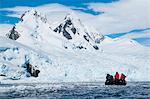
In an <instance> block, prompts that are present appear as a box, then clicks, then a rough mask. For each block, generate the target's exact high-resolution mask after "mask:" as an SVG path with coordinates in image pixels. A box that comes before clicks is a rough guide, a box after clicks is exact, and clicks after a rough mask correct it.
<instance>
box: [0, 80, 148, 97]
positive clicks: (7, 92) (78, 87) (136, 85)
mask: <svg viewBox="0 0 150 99" xmlns="http://www.w3.org/2000/svg"><path fill="white" fill-rule="evenodd" d="M1 98H4V99H5V98H6V99H11V98H25V99H31V98H32V99H107V98H108V99H141V98H142V99H143V98H144V99H150V82H132V83H128V84H127V85H126V86H116V85H113V86H111V85H109V86H105V85H104V83H57V84H56V83H55V84H49V83H42V84H0V99H1Z"/></svg>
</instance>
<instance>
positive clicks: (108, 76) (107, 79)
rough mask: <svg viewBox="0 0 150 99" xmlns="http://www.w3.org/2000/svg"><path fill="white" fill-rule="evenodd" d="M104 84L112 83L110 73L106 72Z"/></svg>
mask: <svg viewBox="0 0 150 99" xmlns="http://www.w3.org/2000/svg"><path fill="white" fill-rule="evenodd" d="M105 84H113V76H112V75H110V74H107V76H106V82H105Z"/></svg>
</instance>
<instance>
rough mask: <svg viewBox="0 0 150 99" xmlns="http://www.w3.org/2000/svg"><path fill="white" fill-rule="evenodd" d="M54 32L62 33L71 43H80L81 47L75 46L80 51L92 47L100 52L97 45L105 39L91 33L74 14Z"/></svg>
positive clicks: (69, 15) (68, 16)
mask: <svg viewBox="0 0 150 99" xmlns="http://www.w3.org/2000/svg"><path fill="white" fill-rule="evenodd" d="M54 31H55V32H57V33H60V34H61V35H63V36H64V37H65V38H66V39H68V40H69V41H72V42H74V43H75V42H80V44H79V45H78V44H75V45H76V46H77V47H79V48H80V49H82V48H84V49H86V46H88V45H90V46H93V47H94V48H95V49H96V50H98V49H99V48H98V46H97V45H96V44H98V43H100V42H101V41H102V40H103V39H104V36H103V35H101V34H98V33H94V32H92V31H89V30H88V29H87V28H86V27H85V26H84V25H83V24H82V22H81V20H80V19H78V18H77V16H76V15H75V14H73V13H71V14H67V15H66V17H65V18H64V20H63V21H62V22H60V23H59V25H58V26H57V27H56V28H55V29H54ZM86 43H88V44H86Z"/></svg>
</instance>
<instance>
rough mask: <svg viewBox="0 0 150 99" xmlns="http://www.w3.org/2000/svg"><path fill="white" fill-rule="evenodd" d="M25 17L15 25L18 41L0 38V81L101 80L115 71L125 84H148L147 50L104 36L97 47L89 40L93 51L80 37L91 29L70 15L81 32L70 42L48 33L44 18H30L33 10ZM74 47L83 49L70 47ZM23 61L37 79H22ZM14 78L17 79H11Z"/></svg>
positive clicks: (39, 14)
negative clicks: (82, 47) (121, 74)
mask: <svg viewBox="0 0 150 99" xmlns="http://www.w3.org/2000/svg"><path fill="white" fill-rule="evenodd" d="M26 14H27V15H25V16H24V17H23V21H22V22H19V23H18V24H16V26H15V27H16V29H15V30H16V31H17V32H18V33H19V34H20V35H21V36H20V37H19V39H17V40H16V41H14V40H10V39H8V38H6V37H4V36H0V74H5V75H6V77H1V78H0V79H1V82H4V83H5V82H10V83H11V82H18V83H32V82H35V83H38V82H91V81H105V76H106V74H107V73H110V74H113V75H114V74H115V72H117V71H118V72H119V73H124V74H125V75H127V80H128V81H150V75H148V74H149V73H150V61H149V60H150V48H149V47H144V46H142V45H140V44H139V43H137V42H136V41H134V40H131V39H127V38H117V39H111V38H109V37H105V39H104V40H103V41H101V42H100V44H96V43H95V42H94V41H92V40H91V42H92V43H91V44H96V45H97V46H98V47H99V48H100V49H99V50H95V49H93V47H92V46H91V45H90V44H89V43H88V42H87V41H86V40H84V39H83V38H82V36H83V35H84V29H87V31H88V33H91V31H92V30H93V29H91V30H90V28H88V27H86V28H83V27H80V26H79V23H78V22H76V18H74V16H72V18H73V19H72V20H75V22H74V21H73V23H74V25H75V26H77V27H78V28H79V29H82V30H80V31H82V32H80V33H81V35H79V36H78V35H73V37H74V38H73V39H72V40H67V39H66V38H64V37H63V36H62V35H60V34H59V33H56V32H54V31H53V30H52V29H53V28H54V27H55V26H54V27H51V25H50V24H52V23H49V21H48V20H47V18H46V16H45V15H43V14H41V13H39V12H37V16H34V15H33V14H35V10H31V11H29V12H26ZM62 20H63V19H62ZM58 23H62V21H61V22H58ZM56 26H57V25H56ZM89 31H90V32H89ZM82 33H83V34H82ZM93 33H96V32H95V31H94V32H93ZM99 35H100V34H99ZM91 37H92V36H91ZM77 44H81V45H83V46H86V47H87V49H85V50H82V49H76V48H74V45H75V46H76V45H77ZM64 46H67V47H69V48H70V49H65V48H64ZM26 61H29V62H30V64H32V65H33V66H37V68H38V69H39V70H40V73H39V77H37V78H34V77H26V69H25V68H24V67H23V66H24V64H25V62H26ZM14 78H15V79H18V80H12V79H14Z"/></svg>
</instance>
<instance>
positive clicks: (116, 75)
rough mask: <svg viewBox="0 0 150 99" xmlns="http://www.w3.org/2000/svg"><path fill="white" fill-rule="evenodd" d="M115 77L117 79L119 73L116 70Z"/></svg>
mask: <svg viewBox="0 0 150 99" xmlns="http://www.w3.org/2000/svg"><path fill="white" fill-rule="evenodd" d="M115 79H117V80H119V73H118V72H116V74H115Z"/></svg>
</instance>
